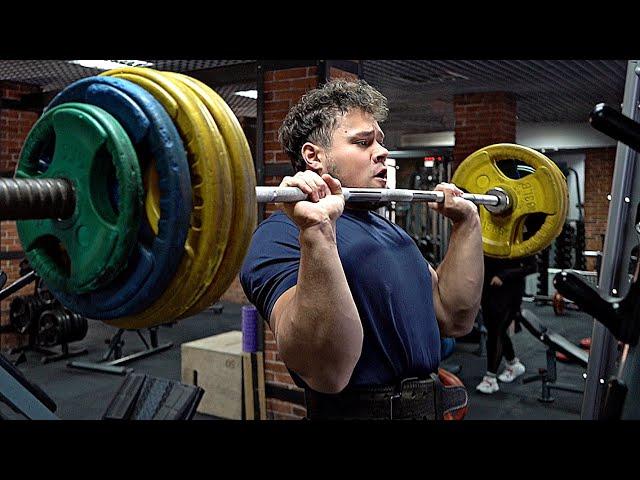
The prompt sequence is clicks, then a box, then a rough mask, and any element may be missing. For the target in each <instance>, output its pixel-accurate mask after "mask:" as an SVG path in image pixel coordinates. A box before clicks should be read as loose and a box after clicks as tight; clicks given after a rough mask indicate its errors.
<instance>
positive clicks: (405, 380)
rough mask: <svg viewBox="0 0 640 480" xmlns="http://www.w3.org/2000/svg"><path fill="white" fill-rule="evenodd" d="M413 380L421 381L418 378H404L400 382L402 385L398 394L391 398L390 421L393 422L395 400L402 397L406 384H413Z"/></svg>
mask: <svg viewBox="0 0 640 480" xmlns="http://www.w3.org/2000/svg"><path fill="white" fill-rule="evenodd" d="M413 380H419V378H418V377H409V378H404V379H402V380H401V381H400V385H399V387H398V393H394V394H392V395H391V396H390V397H389V420H393V401H394V400H395V399H398V398H401V397H402V390H403V388H404V384H405V383H406V382H411V381H413Z"/></svg>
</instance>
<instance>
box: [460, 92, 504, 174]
mask: <svg viewBox="0 0 640 480" xmlns="http://www.w3.org/2000/svg"><path fill="white" fill-rule="evenodd" d="M453 102H454V113H455V122H456V124H455V142H456V143H455V146H454V148H453V162H454V163H453V171H455V169H456V167H457V166H458V165H459V164H460V162H462V161H463V160H464V159H465V158H466V157H467V156H468V155H469V154H471V153H473V152H474V151H476V150H477V149H479V148H482V147H486V146H488V145H492V144H494V143H505V142H506V143H514V142H515V140H516V100H515V97H514V96H513V95H512V94H510V93H507V92H488V93H465V94H461V95H454V97H453Z"/></svg>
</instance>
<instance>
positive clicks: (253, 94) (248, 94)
mask: <svg viewBox="0 0 640 480" xmlns="http://www.w3.org/2000/svg"><path fill="white" fill-rule="evenodd" d="M235 95H240V96H241V97H247V98H253V99H254V100H256V99H257V98H258V91H257V90H243V91H241V92H236V93H235Z"/></svg>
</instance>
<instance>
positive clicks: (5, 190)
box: [0, 178, 76, 220]
mask: <svg viewBox="0 0 640 480" xmlns="http://www.w3.org/2000/svg"><path fill="white" fill-rule="evenodd" d="M75 207H76V200H75V193H74V191H73V186H72V184H71V182H70V181H68V180H66V179H64V178H0V219H2V220H35V219H39V218H68V217H70V216H71V215H72V214H73V212H74V210H75Z"/></svg>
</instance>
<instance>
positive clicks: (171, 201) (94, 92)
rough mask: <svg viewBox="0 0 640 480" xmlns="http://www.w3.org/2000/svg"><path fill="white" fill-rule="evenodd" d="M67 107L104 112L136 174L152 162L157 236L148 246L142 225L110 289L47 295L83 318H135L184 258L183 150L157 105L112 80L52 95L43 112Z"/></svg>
mask: <svg viewBox="0 0 640 480" xmlns="http://www.w3.org/2000/svg"><path fill="white" fill-rule="evenodd" d="M68 102H82V103H88V104H91V105H96V106H99V107H101V108H103V109H104V110H106V111H107V112H109V113H110V114H111V115H112V116H113V117H115V118H116V119H117V120H118V122H119V123H120V124H121V125H122V127H123V128H124V129H125V131H126V132H127V134H128V135H129V137H130V138H131V141H132V143H133V144H134V146H135V148H136V151H137V153H138V158H139V159H140V162H141V163H143V165H141V168H143V169H144V168H145V167H148V164H149V163H150V162H152V161H153V160H155V166H156V169H157V171H158V174H159V177H160V182H159V187H160V221H159V224H158V235H157V236H154V237H152V240H150V236H149V227H148V225H145V224H146V222H142V223H143V226H142V227H141V230H140V233H139V235H138V242H137V246H136V248H134V252H133V253H132V255H131V257H130V258H129V263H128V265H127V268H125V270H124V271H123V272H122V273H121V274H120V275H119V276H118V277H116V279H115V280H113V281H112V282H111V283H109V285H107V286H106V287H104V288H101V289H98V290H95V291H93V292H90V293H87V294H81V295H74V294H68V293H64V292H59V291H56V290H53V289H52V293H53V294H54V295H55V296H56V297H57V298H58V300H60V302H62V303H63V304H64V305H65V306H66V307H67V308H69V309H71V310H73V311H74V312H76V313H79V314H81V315H83V316H85V317H89V318H95V319H99V320H111V319H114V318H119V317H124V316H127V315H134V314H136V313H139V312H141V311H143V310H144V309H145V308H147V307H148V306H150V305H151V304H152V303H153V302H154V301H155V300H156V299H157V298H159V297H160V295H161V294H162V293H163V292H164V290H165V289H166V287H167V286H168V285H169V282H170V281H171V279H172V278H173V275H174V274H175V273H176V270H177V268H178V265H179V264H180V260H181V259H182V255H183V253H184V244H185V241H186V238H187V233H188V231H189V220H190V215H191V207H192V200H191V181H190V176H189V164H188V162H187V157H186V153H185V149H184V145H183V143H182V139H181V138H180V135H179V134H178V131H177V129H176V127H175V125H174V124H173V122H172V121H171V118H170V117H169V115H168V114H167V113H166V111H165V110H164V108H163V107H162V105H161V104H160V103H159V102H158V101H157V100H156V99H155V98H153V96H152V95H151V94H150V93H148V92H147V91H146V90H144V89H143V88H142V87H140V86H138V85H136V84H134V83H133V82H129V81H128V80H123V79H119V78H111V77H89V78H85V79H82V80H79V81H77V82H74V83H72V84H71V85H69V86H68V87H67V88H65V89H64V90H63V91H62V92H60V93H59V94H58V95H56V96H55V97H54V98H53V100H52V101H51V103H50V104H49V105H48V106H47V109H50V108H53V107H55V106H56V105H60V104H62V103H68ZM113 194H114V193H113V192H112V195H113ZM115 195H117V187H116V189H115ZM145 227H146V228H145Z"/></svg>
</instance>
